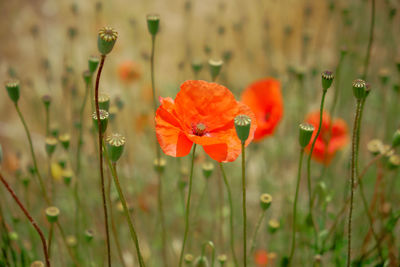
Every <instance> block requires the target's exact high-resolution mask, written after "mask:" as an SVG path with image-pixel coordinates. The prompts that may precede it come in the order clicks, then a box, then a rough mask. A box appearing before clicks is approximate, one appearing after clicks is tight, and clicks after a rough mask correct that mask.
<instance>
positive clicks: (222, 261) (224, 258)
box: [217, 254, 228, 267]
mask: <svg viewBox="0 0 400 267" xmlns="http://www.w3.org/2000/svg"><path fill="white" fill-rule="evenodd" d="M217 260H218V262H219V264H220V266H221V267H222V266H224V265H225V263H226V261H227V260H228V257H227V256H226V254H221V255H219V256H218V258H217Z"/></svg>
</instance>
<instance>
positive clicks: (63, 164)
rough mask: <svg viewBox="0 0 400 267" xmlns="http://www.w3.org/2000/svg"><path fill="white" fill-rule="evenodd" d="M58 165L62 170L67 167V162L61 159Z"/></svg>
mask: <svg viewBox="0 0 400 267" xmlns="http://www.w3.org/2000/svg"><path fill="white" fill-rule="evenodd" d="M58 165H59V166H60V167H61V169H65V167H67V160H66V159H65V158H60V159H59V160H58Z"/></svg>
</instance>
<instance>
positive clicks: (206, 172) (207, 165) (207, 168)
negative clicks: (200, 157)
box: [201, 161, 214, 179]
mask: <svg viewBox="0 0 400 267" xmlns="http://www.w3.org/2000/svg"><path fill="white" fill-rule="evenodd" d="M201 169H202V171H203V176H204V177H205V178H206V179H208V178H210V176H211V174H212V173H213V171H214V164H212V162H210V161H208V162H204V163H203V164H202V165H201Z"/></svg>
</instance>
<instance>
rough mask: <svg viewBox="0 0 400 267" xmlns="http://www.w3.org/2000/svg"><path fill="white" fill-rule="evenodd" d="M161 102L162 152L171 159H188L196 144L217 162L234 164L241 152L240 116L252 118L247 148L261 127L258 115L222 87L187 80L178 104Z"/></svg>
mask: <svg viewBox="0 0 400 267" xmlns="http://www.w3.org/2000/svg"><path fill="white" fill-rule="evenodd" d="M160 102H161V106H160V107H159V108H158V109H157V113H156V118H155V120H156V133H157V139H158V142H159V143H160V146H161V149H162V150H163V151H164V153H165V154H167V155H169V156H173V157H183V156H186V155H187V154H189V152H190V150H191V148H192V145H193V143H196V144H198V145H201V146H203V148H204V151H205V152H206V153H207V154H208V155H209V156H210V157H211V158H212V159H214V160H216V161H219V162H229V161H234V160H235V159H236V158H237V157H238V156H239V154H240V153H241V145H240V140H239V139H238V137H237V135H236V130H235V126H234V122H233V120H234V118H235V117H236V116H237V115H239V114H245V115H247V116H249V117H250V118H252V125H251V129H250V135H249V138H248V139H247V141H246V146H247V145H248V144H249V143H250V142H251V141H252V140H253V136H254V132H255V130H256V127H257V126H256V122H255V116H254V113H253V112H252V111H251V110H250V108H249V107H247V106H246V105H244V104H242V103H240V102H238V101H236V100H235V97H234V96H233V94H232V93H231V92H230V91H229V90H228V89H227V88H226V87H224V86H222V85H219V84H217V83H209V82H206V81H186V82H184V83H183V84H182V85H181V88H180V91H179V92H178V94H177V95H176V98H175V101H174V100H173V99H171V98H169V97H167V98H160Z"/></svg>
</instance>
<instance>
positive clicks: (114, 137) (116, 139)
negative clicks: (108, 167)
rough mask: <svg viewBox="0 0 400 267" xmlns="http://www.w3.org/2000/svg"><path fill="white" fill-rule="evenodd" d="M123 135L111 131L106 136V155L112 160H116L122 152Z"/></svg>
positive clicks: (123, 144)
mask: <svg viewBox="0 0 400 267" xmlns="http://www.w3.org/2000/svg"><path fill="white" fill-rule="evenodd" d="M125 142H126V140H125V137H124V136H122V135H121V134H119V133H113V134H110V135H109V136H107V138H106V143H107V152H108V157H109V158H110V160H111V161H112V162H117V161H118V160H119V158H120V157H121V155H122V152H124V146H125Z"/></svg>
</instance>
